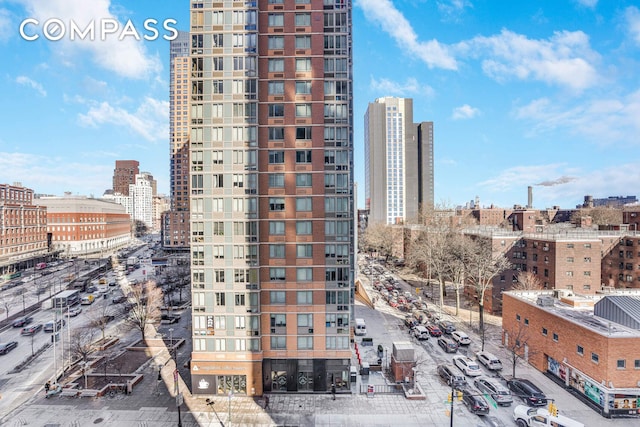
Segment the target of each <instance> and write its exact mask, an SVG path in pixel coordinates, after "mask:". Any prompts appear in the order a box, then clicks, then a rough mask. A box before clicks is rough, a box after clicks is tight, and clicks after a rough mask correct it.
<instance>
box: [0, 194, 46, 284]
mask: <svg viewBox="0 0 640 427" xmlns="http://www.w3.org/2000/svg"><path fill="white" fill-rule="evenodd" d="M48 253H49V244H48V240H47V209H46V208H45V207H44V206H38V205H34V200H33V190H32V189H30V188H26V187H23V186H22V185H21V184H20V183H15V184H13V185H9V184H0V274H3V275H4V274H7V273H13V272H18V271H20V270H23V269H25V268H28V267H33V266H34V265H35V263H36V262H40V261H43V260H45V258H46V256H47V255H48Z"/></svg>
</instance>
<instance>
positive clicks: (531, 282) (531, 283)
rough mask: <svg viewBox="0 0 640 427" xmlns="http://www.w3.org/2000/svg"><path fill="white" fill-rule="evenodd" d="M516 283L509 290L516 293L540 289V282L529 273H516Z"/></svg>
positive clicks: (535, 276) (534, 275)
mask: <svg viewBox="0 0 640 427" xmlns="http://www.w3.org/2000/svg"><path fill="white" fill-rule="evenodd" d="M517 280H518V281H517V282H516V283H514V284H513V286H511V289H514V290H518V291H528V290H536V289H542V282H541V281H540V279H539V278H538V276H537V275H536V274H533V273H532V272H530V271H521V272H520V273H518V276H517Z"/></svg>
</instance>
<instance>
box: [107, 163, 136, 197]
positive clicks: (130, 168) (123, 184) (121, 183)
mask: <svg viewBox="0 0 640 427" xmlns="http://www.w3.org/2000/svg"><path fill="white" fill-rule="evenodd" d="M139 173H140V162H139V161H137V160H116V167H115V169H114V170H113V192H114V193H120V194H122V195H123V196H128V195H129V185H131V184H135V182H136V175H138V174H139Z"/></svg>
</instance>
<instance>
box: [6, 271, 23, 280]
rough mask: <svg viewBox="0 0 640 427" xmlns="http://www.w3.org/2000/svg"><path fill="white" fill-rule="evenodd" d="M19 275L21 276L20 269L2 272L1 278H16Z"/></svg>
mask: <svg viewBox="0 0 640 427" xmlns="http://www.w3.org/2000/svg"><path fill="white" fill-rule="evenodd" d="M20 276H22V272H21V271H16V272H15V273H7V274H3V275H2V280H3V281H6V280H11V279H16V278H18V277H20Z"/></svg>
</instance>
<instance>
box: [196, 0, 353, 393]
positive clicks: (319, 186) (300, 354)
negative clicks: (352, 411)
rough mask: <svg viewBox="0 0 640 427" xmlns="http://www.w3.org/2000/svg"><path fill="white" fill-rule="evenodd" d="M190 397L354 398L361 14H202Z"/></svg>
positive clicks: (280, 7)
mask: <svg viewBox="0 0 640 427" xmlns="http://www.w3.org/2000/svg"><path fill="white" fill-rule="evenodd" d="M190 22H191V44H190V46H191V64H190V67H189V69H190V72H191V102H190V107H191V110H190V111H191V118H190V119H191V129H190V159H191V160H190V165H189V166H190V167H189V169H190V171H191V179H190V186H191V188H190V192H191V201H190V209H191V280H192V306H193V311H192V313H193V314H192V315H193V319H192V320H193V323H192V333H193V352H192V357H191V379H192V384H193V387H192V389H193V391H194V393H202V394H207V395H211V394H214V395H219V396H227V395H228V394H229V393H233V394H240V395H254V394H258V395H259V394H262V393H263V392H269V393H270V392H279V393H297V392H301V393H308V392H327V391H330V390H332V386H333V387H335V390H336V392H342V391H346V392H348V391H349V390H350V376H349V371H350V369H349V368H350V366H351V363H352V362H351V358H352V350H351V343H350V330H351V324H352V320H353V295H354V287H353V277H354V276H353V274H354V248H353V233H354V230H353V228H354V217H353V216H354V198H353V145H352V139H353V124H352V122H353V118H352V115H353V113H352V111H353V106H352V63H351V61H352V59H351V58H352V55H351V2H350V1H349V0H346V1H344V0H308V1H296V2H294V1H286V2H283V1H266V0H261V1H259V2H255V1H245V2H225V3H220V4H217V3H214V4H212V3H211V2H191V20H190Z"/></svg>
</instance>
